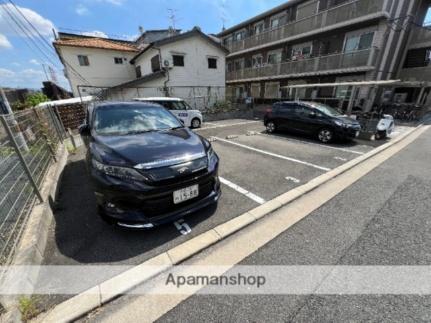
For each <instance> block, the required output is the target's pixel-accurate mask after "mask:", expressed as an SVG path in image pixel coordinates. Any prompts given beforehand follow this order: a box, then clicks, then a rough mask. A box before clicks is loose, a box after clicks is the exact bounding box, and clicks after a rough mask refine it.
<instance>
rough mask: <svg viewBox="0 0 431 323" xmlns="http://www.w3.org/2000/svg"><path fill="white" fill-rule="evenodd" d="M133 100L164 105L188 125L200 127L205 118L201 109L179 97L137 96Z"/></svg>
mask: <svg viewBox="0 0 431 323" xmlns="http://www.w3.org/2000/svg"><path fill="white" fill-rule="evenodd" d="M133 101H139V102H152V103H157V104H160V105H162V106H164V107H165V108H166V109H168V110H169V111H171V112H172V113H173V114H175V115H176V116H177V117H178V118H179V119H180V120H182V121H183V122H184V125H185V126H186V127H190V128H200V126H201V124H202V122H203V118H202V113H201V112H200V111H199V110H193V109H192V108H191V107H190V106H189V105H188V104H187V102H185V101H184V100H183V99H179V98H167V97H159V98H136V99H133Z"/></svg>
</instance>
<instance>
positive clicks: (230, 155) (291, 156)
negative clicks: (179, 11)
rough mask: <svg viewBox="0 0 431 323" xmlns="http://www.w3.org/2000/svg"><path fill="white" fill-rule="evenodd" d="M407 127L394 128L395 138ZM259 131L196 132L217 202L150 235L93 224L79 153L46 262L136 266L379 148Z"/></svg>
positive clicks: (207, 128)
mask: <svg viewBox="0 0 431 323" xmlns="http://www.w3.org/2000/svg"><path fill="white" fill-rule="evenodd" d="M406 129H408V128H404V127H399V128H398V129H397V130H396V133H395V135H399V134H401V133H402V132H404V131H406ZM264 130H265V129H264V126H263V124H262V122H261V121H257V120H226V121H217V122H211V123H205V124H204V125H203V127H202V128H201V129H198V130H196V132H197V133H199V134H200V135H202V136H204V137H206V138H209V139H210V140H211V141H212V145H213V147H214V150H215V151H216V152H217V153H218V155H219V156H220V160H221V164H220V171H219V174H220V178H221V182H222V197H221V199H220V201H219V203H218V205H217V206H213V207H209V208H207V209H204V210H201V211H199V212H197V213H194V214H191V215H189V216H187V217H186V218H184V219H183V220H180V221H177V222H176V223H174V224H168V225H164V226H161V227H158V228H155V229H153V230H149V231H128V230H124V229H120V228H117V227H112V226H109V225H107V224H105V223H104V222H103V221H102V220H101V219H100V218H99V216H98V215H97V213H96V204H95V199H94V195H93V192H92V190H91V188H90V186H89V184H88V177H87V174H86V170H85V163H84V160H83V158H84V155H85V151H84V149H83V147H81V148H80V149H79V150H78V151H77V153H76V154H73V155H71V156H70V157H69V162H68V165H67V166H66V168H65V171H64V174H63V179H62V183H61V185H60V198H59V203H58V205H57V208H56V211H55V221H54V223H53V225H52V227H51V232H50V235H51V236H50V239H49V242H48V247H47V249H46V252H45V264H55V265H73V264H127V265H137V264H139V263H142V262H143V261H145V260H146V259H149V258H151V257H153V256H155V255H157V254H160V253H161V252H163V251H166V250H168V249H170V248H172V247H174V246H176V245H178V244H180V243H182V242H184V241H186V240H188V239H190V238H191V237H194V236H196V235H199V234H200V233H203V232H205V231H207V230H209V229H211V228H213V227H215V226H217V225H219V224H221V223H224V222H226V221H228V220H230V219H233V218H235V217H236V216H238V215H240V214H242V213H244V212H246V211H248V210H250V209H253V208H255V207H256V206H258V205H259V204H263V203H265V201H268V200H271V199H272V198H274V197H276V196H278V195H280V194H282V193H284V192H287V191H289V190H291V189H293V188H294V187H296V186H299V185H302V184H305V183H306V182H308V181H310V180H311V179H313V178H315V177H317V176H319V175H322V174H324V173H325V172H327V171H328V170H331V169H334V168H336V167H338V166H340V165H342V164H343V163H345V162H348V161H350V160H352V159H354V158H356V157H358V156H360V155H362V154H364V153H366V152H368V151H370V150H372V149H374V148H375V146H377V145H381V144H383V143H384V142H385V141H379V142H377V141H374V142H369V141H358V140H357V141H354V142H347V143H344V142H342V143H334V144H331V145H321V144H319V143H318V142H317V141H315V140H314V139H313V138H303V137H297V136H295V135H292V134H277V135H267V134H266V133H265V131H264Z"/></svg>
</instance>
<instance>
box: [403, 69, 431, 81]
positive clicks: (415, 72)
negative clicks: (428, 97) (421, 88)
mask: <svg viewBox="0 0 431 323" xmlns="http://www.w3.org/2000/svg"><path fill="white" fill-rule="evenodd" d="M398 77H399V78H400V79H401V80H403V81H412V82H429V80H430V79H431V65H429V66H423V67H413V68H403V69H402V70H401V71H400V74H399V75H398Z"/></svg>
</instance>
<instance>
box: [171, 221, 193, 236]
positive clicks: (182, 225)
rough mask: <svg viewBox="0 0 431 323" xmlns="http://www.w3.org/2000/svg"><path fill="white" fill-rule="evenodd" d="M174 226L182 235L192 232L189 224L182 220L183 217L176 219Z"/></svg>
mask: <svg viewBox="0 0 431 323" xmlns="http://www.w3.org/2000/svg"><path fill="white" fill-rule="evenodd" d="M174 225H175V228H177V230H178V231H180V233H181V234H182V235H183V236H186V235H188V234H189V233H190V232H192V229H191V228H190V226H189V225H188V224H187V222H185V221H184V219H179V220H178V221H175V222H174Z"/></svg>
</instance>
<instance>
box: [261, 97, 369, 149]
mask: <svg viewBox="0 0 431 323" xmlns="http://www.w3.org/2000/svg"><path fill="white" fill-rule="evenodd" d="M264 124H265V126H266V130H267V132H268V133H273V132H275V131H277V130H283V129H284V130H292V131H295V132H300V133H306V134H310V135H314V136H316V137H317V138H318V139H319V140H320V141H321V142H323V143H328V142H330V141H332V140H333V139H334V138H336V137H337V138H345V139H353V138H356V137H357V136H358V135H359V132H360V130H361V126H360V124H359V122H357V121H356V120H354V119H352V118H348V117H346V116H343V115H342V114H341V113H339V112H338V111H337V110H335V109H333V108H331V107H329V106H327V105H324V104H321V103H316V102H302V101H297V102H277V103H274V105H273V106H272V108H269V109H268V110H267V111H266V114H265V117H264Z"/></svg>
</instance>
